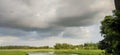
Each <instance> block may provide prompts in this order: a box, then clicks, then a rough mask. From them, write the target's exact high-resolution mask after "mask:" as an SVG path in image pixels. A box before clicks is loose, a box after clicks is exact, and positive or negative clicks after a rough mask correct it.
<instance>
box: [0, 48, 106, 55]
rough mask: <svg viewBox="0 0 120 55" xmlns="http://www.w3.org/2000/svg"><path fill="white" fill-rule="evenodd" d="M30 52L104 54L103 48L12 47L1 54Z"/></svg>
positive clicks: (12, 54) (20, 54) (22, 54)
mask: <svg viewBox="0 0 120 55" xmlns="http://www.w3.org/2000/svg"><path fill="white" fill-rule="evenodd" d="M28 52H55V53H76V54H81V55H82V54H92V55H94V54H95V55H98V54H102V53H103V52H104V51H103V50H71V49H69V50H65V49H62V50H54V49H11V50H8V49H6V50H0V55H26V53H28Z"/></svg>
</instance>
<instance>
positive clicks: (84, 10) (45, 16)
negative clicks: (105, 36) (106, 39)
mask: <svg viewBox="0 0 120 55" xmlns="http://www.w3.org/2000/svg"><path fill="white" fill-rule="evenodd" d="M112 9H114V6H113V1H112V0H0V36H1V37H2V36H15V37H19V38H21V39H30V38H31V39H34V38H35V39H43V38H47V37H53V36H54V37H55V36H56V37H60V36H62V37H67V38H68V36H69V38H71V37H73V36H77V37H80V36H81V37H80V38H83V37H84V36H85V34H86V33H88V34H89V30H87V29H86V27H89V26H91V25H96V24H98V23H99V22H100V20H102V19H103V17H104V15H107V14H111V10H112ZM81 27H85V29H84V28H81ZM86 35H87V34H86ZM24 37H26V38H24Z"/></svg>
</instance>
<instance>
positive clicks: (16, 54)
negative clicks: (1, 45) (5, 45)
mask: <svg viewBox="0 0 120 55" xmlns="http://www.w3.org/2000/svg"><path fill="white" fill-rule="evenodd" d="M0 55H27V53H25V52H21V51H0Z"/></svg>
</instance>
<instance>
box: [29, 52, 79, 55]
mask: <svg viewBox="0 0 120 55" xmlns="http://www.w3.org/2000/svg"><path fill="white" fill-rule="evenodd" d="M28 54H29V55H78V54H68V53H54V52H39V53H28Z"/></svg>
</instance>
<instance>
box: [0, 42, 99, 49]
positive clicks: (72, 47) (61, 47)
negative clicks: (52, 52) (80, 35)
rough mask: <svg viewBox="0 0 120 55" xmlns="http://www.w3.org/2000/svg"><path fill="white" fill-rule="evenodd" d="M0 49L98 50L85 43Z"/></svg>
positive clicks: (94, 44) (2, 47)
mask: <svg viewBox="0 0 120 55" xmlns="http://www.w3.org/2000/svg"><path fill="white" fill-rule="evenodd" d="M0 49H86V50H95V49H98V44H97V43H85V44H81V45H72V44H67V43H56V44H55V45H54V46H53V47H49V46H40V47H35V46H0Z"/></svg>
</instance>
